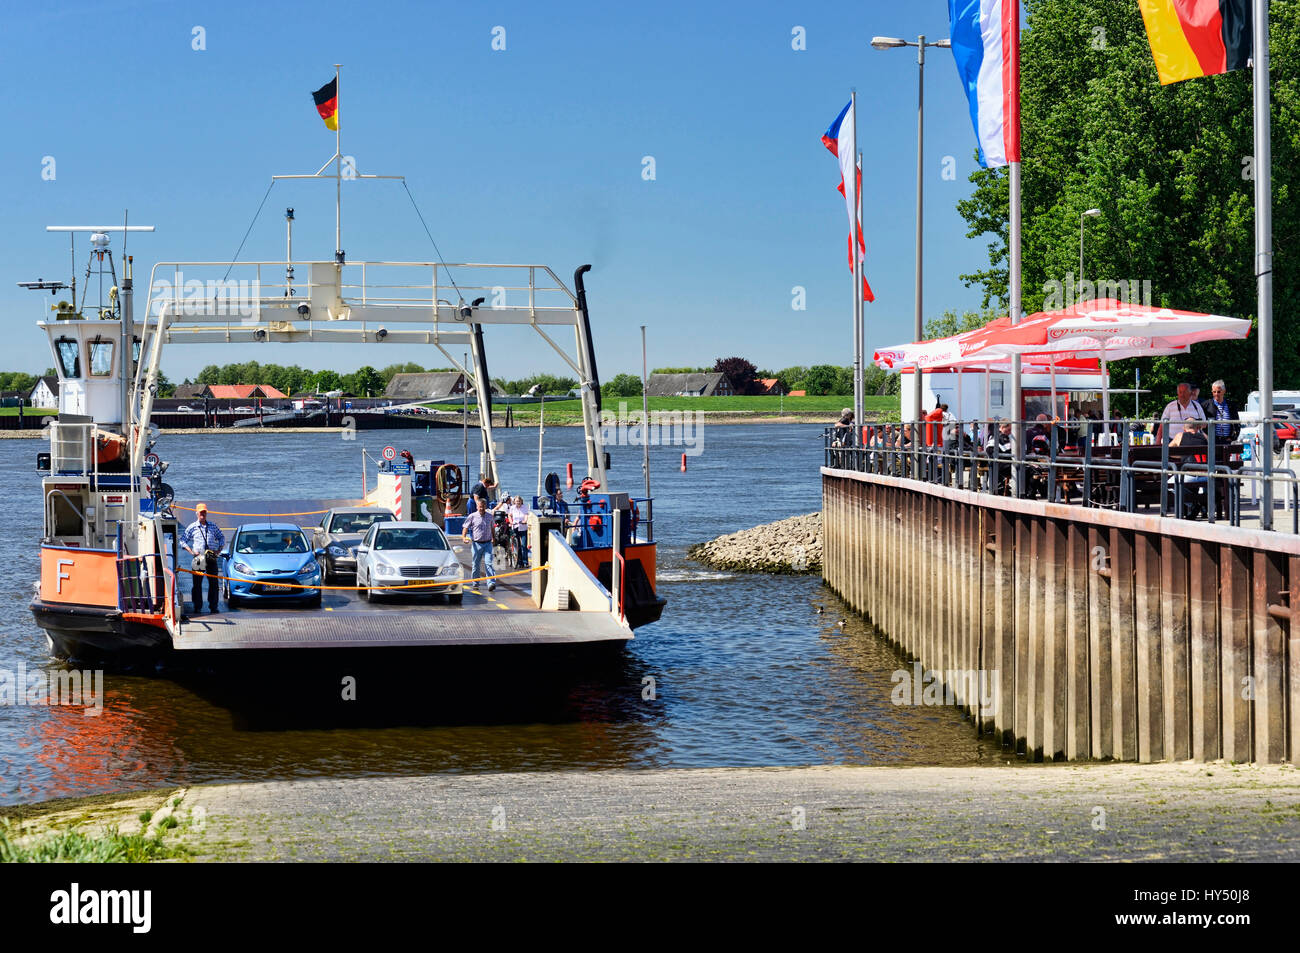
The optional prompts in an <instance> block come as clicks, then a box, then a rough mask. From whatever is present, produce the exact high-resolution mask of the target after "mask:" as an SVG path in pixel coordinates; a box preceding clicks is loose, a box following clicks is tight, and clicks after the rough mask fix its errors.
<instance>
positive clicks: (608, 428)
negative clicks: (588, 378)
mask: <svg viewBox="0 0 1300 953" xmlns="http://www.w3.org/2000/svg"><path fill="white" fill-rule="evenodd" d="M600 439H601V441H602V442H604V444H605V446H607V447H609V446H619V447H643V446H645V445H646V444H647V442H648V443H649V445H650V446H652V447H683V448H685V450H684V452H685V453H686V455H687V456H688V457H698V456H699V455H700V454H701V453H703V452H704V411H702V410H652V411H650V412H649V413H646V412H645V411H643V410H640V409H637V410H633V411H629V410H628V408H627V401H625V400H620V401H619V402H618V415H617V416H615V415H614V414H612V413H610V412H609V411H608V410H602V411H601V412H600Z"/></svg>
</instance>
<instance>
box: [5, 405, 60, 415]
mask: <svg viewBox="0 0 1300 953" xmlns="http://www.w3.org/2000/svg"><path fill="white" fill-rule="evenodd" d="M58 412H59V411H58V409H57V408H54V407H24V408H23V416H24V417H46V416H48V415H50V414H57V413H58ZM17 416H18V408H17V407H0V417H17Z"/></svg>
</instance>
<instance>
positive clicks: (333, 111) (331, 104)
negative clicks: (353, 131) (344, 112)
mask: <svg viewBox="0 0 1300 953" xmlns="http://www.w3.org/2000/svg"><path fill="white" fill-rule="evenodd" d="M311 98H312V99H314V100H315V101H316V111H317V112H318V113H320V117H321V118H322V119H324V120H325V127H326V128H327V129H329V130H330V131H331V132H337V131H338V128H339V78H338V77H337V76H335V77H334V78H333V79H332V80H330V81H329V82H328V83H326V84H325V85H324V86H322V87H321V88H320V89H318V90H316V92H314V93H312V94H311Z"/></svg>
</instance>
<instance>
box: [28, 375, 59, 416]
mask: <svg viewBox="0 0 1300 953" xmlns="http://www.w3.org/2000/svg"><path fill="white" fill-rule="evenodd" d="M27 405H28V406H29V407H44V408H56V407H58V406H59V379H58V378H57V377H54V376H48V377H42V378H41V379H40V380H38V381H37V382H36V386H35V387H33V388H32V392H31V393H30V394H29V395H28V396H27Z"/></svg>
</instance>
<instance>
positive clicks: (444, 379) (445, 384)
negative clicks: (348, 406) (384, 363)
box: [384, 371, 501, 401]
mask: <svg viewBox="0 0 1300 953" xmlns="http://www.w3.org/2000/svg"><path fill="white" fill-rule="evenodd" d="M465 388H466V378H465V375H464V374H462V373H461V372H460V371H425V372H424V373H420V374H394V375H393V379H392V380H391V381H389V382H388V387H387V389H385V391H384V396H385V397H389V398H392V399H393V400H402V401H413V400H437V399H439V398H442V397H459V396H461V395H462V394H464V393H465ZM469 388H470V392H471V393H473V383H472V382H470V383H469ZM492 393H493V394H500V393H501V388H499V387H497V386H496V385H495V384H493V385H492Z"/></svg>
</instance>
